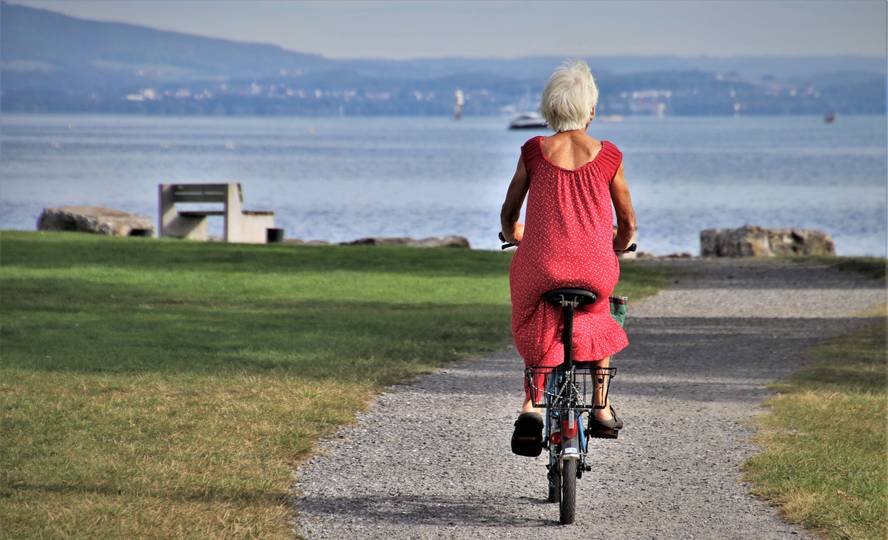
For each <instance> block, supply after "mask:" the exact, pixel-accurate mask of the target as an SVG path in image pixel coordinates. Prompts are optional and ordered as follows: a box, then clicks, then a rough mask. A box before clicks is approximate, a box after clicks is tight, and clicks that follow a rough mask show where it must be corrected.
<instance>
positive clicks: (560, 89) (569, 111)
mask: <svg viewBox="0 0 888 540" xmlns="http://www.w3.org/2000/svg"><path fill="white" fill-rule="evenodd" d="M597 103H598V86H596V85H595V78H594V77H592V71H591V70H589V65H588V64H586V62H583V61H582V60H576V61H573V62H565V63H564V64H562V65H561V66H559V67H558V69H556V70H555V71H554V72H552V76H551V77H549V82H548V83H547V84H546V88H545V90H543V97H542V99H541V100H540V114H542V115H543V118H545V119H546V123H547V124H549V127H550V128H552V129H554V130H555V131H568V130H571V129H585V127H586V125H587V124H588V123H589V119H590V117H591V116H592V109H593V108H594V107H595V105H596V104H597Z"/></svg>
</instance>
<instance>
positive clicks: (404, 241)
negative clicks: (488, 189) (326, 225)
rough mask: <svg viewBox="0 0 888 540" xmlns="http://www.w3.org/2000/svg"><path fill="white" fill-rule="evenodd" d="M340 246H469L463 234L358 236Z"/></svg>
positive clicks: (341, 243)
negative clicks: (418, 236) (412, 236)
mask: <svg viewBox="0 0 888 540" xmlns="http://www.w3.org/2000/svg"><path fill="white" fill-rule="evenodd" d="M340 245H342V246H407V247H456V248H470V247H471V245H470V244H469V240H468V239H467V238H466V237H464V236H456V235H450V236H431V237H428V238H420V239H418V240H417V239H415V238H409V237H368V238H358V239H357V240H352V241H350V242H340Z"/></svg>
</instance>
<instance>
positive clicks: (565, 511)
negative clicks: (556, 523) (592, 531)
mask: <svg viewBox="0 0 888 540" xmlns="http://www.w3.org/2000/svg"><path fill="white" fill-rule="evenodd" d="M576 509H577V460H575V459H566V460H562V466H561V501H560V503H559V505H558V510H559V517H560V521H561V524H562V525H570V524H571V523H573V522H574V517H575V514H576Z"/></svg>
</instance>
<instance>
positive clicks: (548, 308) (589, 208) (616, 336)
mask: <svg viewBox="0 0 888 540" xmlns="http://www.w3.org/2000/svg"><path fill="white" fill-rule="evenodd" d="M542 139H543V137H534V138H533V139H530V140H529V141H527V142H526V143H525V144H524V146H522V147H521V159H522V160H523V161H524V167H525V169H526V170H527V174H528V176H529V178H530V187H529V190H528V195H527V215H526V216H525V229H524V238H523V239H522V240H521V244H520V245H519V246H518V250H517V252H516V253H515V256H514V258H513V259H512V266H511V268H510V271H509V286H510V290H511V295H512V335H513V336H514V338H515V346H516V347H517V349H518V353H519V354H520V355H521V357H522V358H524V363H525V364H526V365H528V366H531V365H541V366H554V365H558V364H560V363H561V362H562V361H563V360H564V347H563V345H562V344H561V323H562V321H561V319H562V316H561V309H560V308H558V307H556V306H553V305H550V304H548V303H546V302H545V301H544V300H543V299H542V295H543V293H545V292H546V291H549V290H551V289H556V288H559V287H579V288H583V289H589V290H591V291H594V292H595V293H597V295H598V301H597V302H595V303H594V304H592V305H589V306H585V307H583V308H580V309H578V310H577V312H576V315H575V318H574V342H573V351H574V358H575V359H576V360H577V361H592V360H601V359H602V358H604V357H605V356H609V355H611V354H614V353H616V352H617V351H620V350H621V349H623V348H624V347H626V346H627V345H628V344H629V340H628V338H627V337H626V333H625V332H624V331H623V328H622V327H621V326H620V325H619V324H617V322H616V321H615V320H614V319H613V318H612V317H611V316H610V306H609V303H608V296H610V295H611V294H612V293H613V290H614V286H615V285H616V284H617V280H618V279H619V277H620V266H619V262H618V261H617V256H616V254H615V253H614V250H613V234H614V233H613V210H612V203H611V196H610V183H611V181H612V180H613V178H614V175H615V174H616V172H617V169H618V168H619V167H620V163H621V161H622V153H621V152H620V150H619V149H618V148H617V147H616V146H615V145H614V144H613V143H611V142H609V141H602V143H601V151H599V153H598V154H597V155H596V156H595V158H594V159H593V160H592V161H590V162H588V163H586V164H585V165H583V166H582V167H580V168H578V169H576V170H573V171H571V170H568V169H563V168H561V167H558V166H557V165H555V164H553V163H551V162H550V161H548V160H547V159H546V157H545V156H544V155H543V153H542V150H541V148H540V141H541V140H542Z"/></svg>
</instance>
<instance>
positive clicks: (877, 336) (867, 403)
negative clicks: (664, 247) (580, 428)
mask: <svg viewBox="0 0 888 540" xmlns="http://www.w3.org/2000/svg"><path fill="white" fill-rule="evenodd" d="M879 266H881V268H882V270H881V273H879V271H878V267H879ZM845 269H849V270H852V269H853V270H863V271H864V272H866V273H867V274H869V275H871V276H873V277H874V278H877V279H883V280H884V276H885V274H884V261H883V262H882V263H881V264H869V263H868V262H867V261H860V262H857V263H854V262H853V261H852V262H850V263H849V264H848V265H846V268H845ZM886 324H888V320H886V317H885V313H884V312H882V313H881V314H880V315H878V316H875V317H874V318H873V321H872V322H871V323H869V324H868V325H867V326H865V327H864V328H862V329H860V330H859V331H856V332H854V333H853V334H851V335H847V336H843V337H840V338H836V339H833V340H831V341H828V342H826V343H824V344H823V345H820V346H818V347H815V348H814V349H812V350H811V351H809V356H810V358H811V363H810V364H809V365H808V366H807V367H806V368H805V369H803V370H802V371H801V372H799V373H797V374H796V375H794V376H793V377H791V378H789V379H788V380H786V381H784V382H782V383H780V384H777V385H775V386H774V388H775V389H776V390H777V391H778V392H779V393H778V394H777V395H776V396H774V397H772V398H770V399H769V400H767V401H766V403H765V404H766V406H767V407H768V408H769V409H770V410H769V412H768V413H767V414H765V415H763V416H762V417H759V418H758V419H757V421H756V423H757V427H758V433H757V436H756V442H757V443H758V444H759V445H760V446H761V447H762V449H763V452H762V453H761V454H758V455H756V456H755V457H753V458H752V459H750V460H749V461H748V462H747V463H746V465H745V471H744V472H745V476H746V479H747V480H749V481H751V482H753V484H754V488H753V491H754V493H756V494H758V495H761V496H763V497H765V498H767V499H769V500H770V501H771V502H773V503H774V504H776V505H777V506H778V507H779V508H780V509H781V512H782V513H783V514H784V516H785V517H786V518H787V519H788V520H790V521H792V522H796V523H801V524H803V525H804V526H806V527H808V528H810V529H814V530H817V531H819V532H821V533H823V534H824V535H825V536H827V537H829V538H842V539H845V538H847V539H855V540H856V539H874V540H875V539H879V540H882V539H884V538H888V462H886V453H888V431H886V427H888V363H886V360H888V359H886V331H888V326H886Z"/></svg>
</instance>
